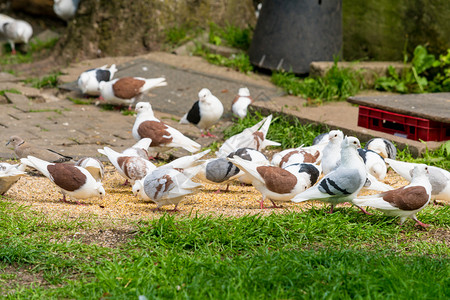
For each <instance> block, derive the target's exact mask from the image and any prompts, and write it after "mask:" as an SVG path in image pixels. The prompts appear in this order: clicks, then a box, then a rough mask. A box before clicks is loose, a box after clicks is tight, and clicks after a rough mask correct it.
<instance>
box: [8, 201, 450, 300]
mask: <svg viewBox="0 0 450 300" xmlns="http://www.w3.org/2000/svg"><path fill="white" fill-rule="evenodd" d="M419 218H420V219H421V220H422V221H424V222H428V223H431V224H432V226H433V227H435V228H441V229H439V230H440V231H441V232H442V230H447V231H448V230H449V228H448V226H449V225H448V224H450V208H449V207H439V208H437V207H428V208H426V209H425V210H424V211H423V212H421V213H420V215H419ZM397 222H398V221H397V220H395V219H392V218H388V217H385V216H383V215H382V214H380V213H376V214H375V215H374V216H366V215H362V214H359V213H358V212H357V210H356V209H353V208H349V207H341V208H338V209H337V212H336V213H335V214H332V215H329V214H327V213H326V212H325V209H311V210H309V211H306V212H303V213H294V212H286V213H284V214H277V215H275V214H273V215H269V216H266V217H262V216H258V215H256V216H245V217H241V218H234V217H202V216H195V215H193V216H190V217H176V216H169V215H163V216H162V217H161V218H159V219H155V220H151V221H140V222H139V223H137V224H135V226H137V229H138V231H137V234H135V235H134V238H133V239H130V240H129V241H128V242H126V243H124V244H122V245H119V247H117V248H108V247H100V246H97V245H95V244H91V245H88V244H85V243H82V242H81V241H80V240H77V239H76V238H75V239H72V238H67V237H73V235H74V233H75V232H76V231H78V230H82V229H89V228H92V227H95V224H92V223H91V222H88V221H81V220H76V219H75V220H74V219H69V218H68V219H64V220H55V219H52V218H50V217H49V216H46V215H44V214H41V213H38V212H33V211H31V210H29V209H28V208H26V207H21V206H18V205H15V204H13V203H7V202H6V201H2V202H0V229H1V230H0V240H1V243H0V266H1V265H4V264H10V265H12V264H14V265H15V266H18V267H20V268H22V269H26V270H29V271H28V272H30V273H32V274H33V273H34V274H40V275H41V276H42V278H43V280H44V281H45V283H47V284H52V285H53V286H52V287H46V286H41V285H39V284H36V285H34V286H22V287H18V288H17V289H16V290H17V292H16V293H15V294H13V295H10V296H9V297H7V298H10V299H31V298H36V299H43V298H46V299H49V298H58V299H60V298H69V299H100V298H107V299H133V298H136V299H137V297H138V296H139V295H145V296H146V297H147V298H148V299H185V298H192V299H205V298H206V299H243V298H244V299H257V298H275V299H297V298H309V299H317V298H338V299H350V298H383V299H411V298H413V299H425V298H427V299H431V298H433V299H445V298H448V297H449V296H450V290H449V288H448V286H450V276H449V273H450V263H449V262H450V261H449V254H450V250H449V248H448V247H447V246H446V244H445V243H446V242H445V240H442V239H440V238H439V236H436V238H435V237H434V235H433V234H432V232H430V230H431V231H433V229H430V230H429V231H422V230H418V229H415V228H414V227H413V222H411V221H410V222H407V223H406V224H405V225H404V226H403V228H400V227H399V226H397ZM436 232H438V231H436ZM9 277H10V278H4V279H3V281H2V280H0V289H2V282H4V281H5V280H6V281H7V280H12V281H14V278H15V276H14V275H9Z"/></svg>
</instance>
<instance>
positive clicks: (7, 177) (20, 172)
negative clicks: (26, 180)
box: [0, 163, 27, 195]
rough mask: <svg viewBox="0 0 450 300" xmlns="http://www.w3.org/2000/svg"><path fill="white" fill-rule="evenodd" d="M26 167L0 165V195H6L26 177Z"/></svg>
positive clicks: (20, 165)
mask: <svg viewBox="0 0 450 300" xmlns="http://www.w3.org/2000/svg"><path fill="white" fill-rule="evenodd" d="M25 167H26V166H25V165H23V164H15V165H11V164H8V163H0V195H4V194H5V193H6V192H7V191H8V190H9V188H10V187H11V186H12V185H13V184H14V183H16V182H17V181H18V180H19V179H20V177H22V176H24V175H26V174H27V173H25Z"/></svg>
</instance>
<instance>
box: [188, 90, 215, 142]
mask: <svg viewBox="0 0 450 300" xmlns="http://www.w3.org/2000/svg"><path fill="white" fill-rule="evenodd" d="M222 114H223V105H222V102H220V100H219V99H218V98H217V97H216V96H214V95H213V94H212V93H211V91H210V90H208V89H207V88H203V89H201V90H200V92H199V93H198V100H197V101H196V102H195V103H194V105H193V106H192V107H191V109H190V110H189V111H188V112H187V113H186V114H185V115H184V116H183V118H181V120H180V124H189V123H190V124H193V125H195V126H197V127H198V128H200V132H201V136H202V137H203V136H205V134H204V133H203V131H204V130H206V136H210V137H216V136H215V135H213V134H211V133H210V132H209V128H211V126H213V125H214V124H216V123H217V122H218V121H219V119H220V117H222Z"/></svg>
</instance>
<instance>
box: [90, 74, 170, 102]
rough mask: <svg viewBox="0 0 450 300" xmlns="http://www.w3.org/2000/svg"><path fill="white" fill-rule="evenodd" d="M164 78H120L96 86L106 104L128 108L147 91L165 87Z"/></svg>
mask: <svg viewBox="0 0 450 300" xmlns="http://www.w3.org/2000/svg"><path fill="white" fill-rule="evenodd" d="M166 85H167V82H166V78H164V77H159V78H149V79H147V78H142V77H122V78H116V79H113V80H111V81H101V82H99V84H98V88H99V91H100V95H101V97H102V98H103V100H104V101H105V102H106V103H107V104H112V105H128V106H129V108H131V106H132V105H133V104H134V103H135V102H138V101H139V99H140V98H141V97H142V96H143V94H145V93H146V92H148V91H149V90H151V89H153V88H156V87H161V86H166Z"/></svg>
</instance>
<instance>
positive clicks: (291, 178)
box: [228, 155, 320, 209]
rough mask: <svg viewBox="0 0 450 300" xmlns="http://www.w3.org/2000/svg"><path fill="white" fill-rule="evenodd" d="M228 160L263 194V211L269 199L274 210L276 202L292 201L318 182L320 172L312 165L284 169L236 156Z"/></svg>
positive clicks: (261, 202)
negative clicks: (245, 174)
mask: <svg viewBox="0 0 450 300" xmlns="http://www.w3.org/2000/svg"><path fill="white" fill-rule="evenodd" d="M228 160H229V161H230V162H232V163H233V164H234V165H235V166H237V167H238V168H239V169H241V170H243V171H244V172H245V173H247V174H248V175H249V176H250V177H251V178H252V185H253V186H254V187H255V188H256V189H257V190H258V191H259V192H260V193H261V195H262V199H261V201H260V207H261V209H264V208H265V207H264V200H266V198H267V199H269V200H270V201H271V202H272V204H273V207H274V208H277V207H280V206H278V205H277V204H276V203H275V202H279V201H281V202H286V201H290V200H291V199H292V198H293V197H294V196H295V195H297V194H299V193H300V192H303V191H304V190H306V189H307V188H308V187H310V186H311V185H312V184H314V183H315V181H317V178H318V177H319V175H320V172H319V171H318V170H317V169H316V167H315V166H313V165H311V164H294V165H290V166H288V167H286V168H284V169H282V168H280V167H274V166H266V165H258V164H255V163H254V162H251V161H248V160H245V159H243V158H240V157H239V156H236V155H234V156H233V157H232V158H231V157H229V158H228Z"/></svg>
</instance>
